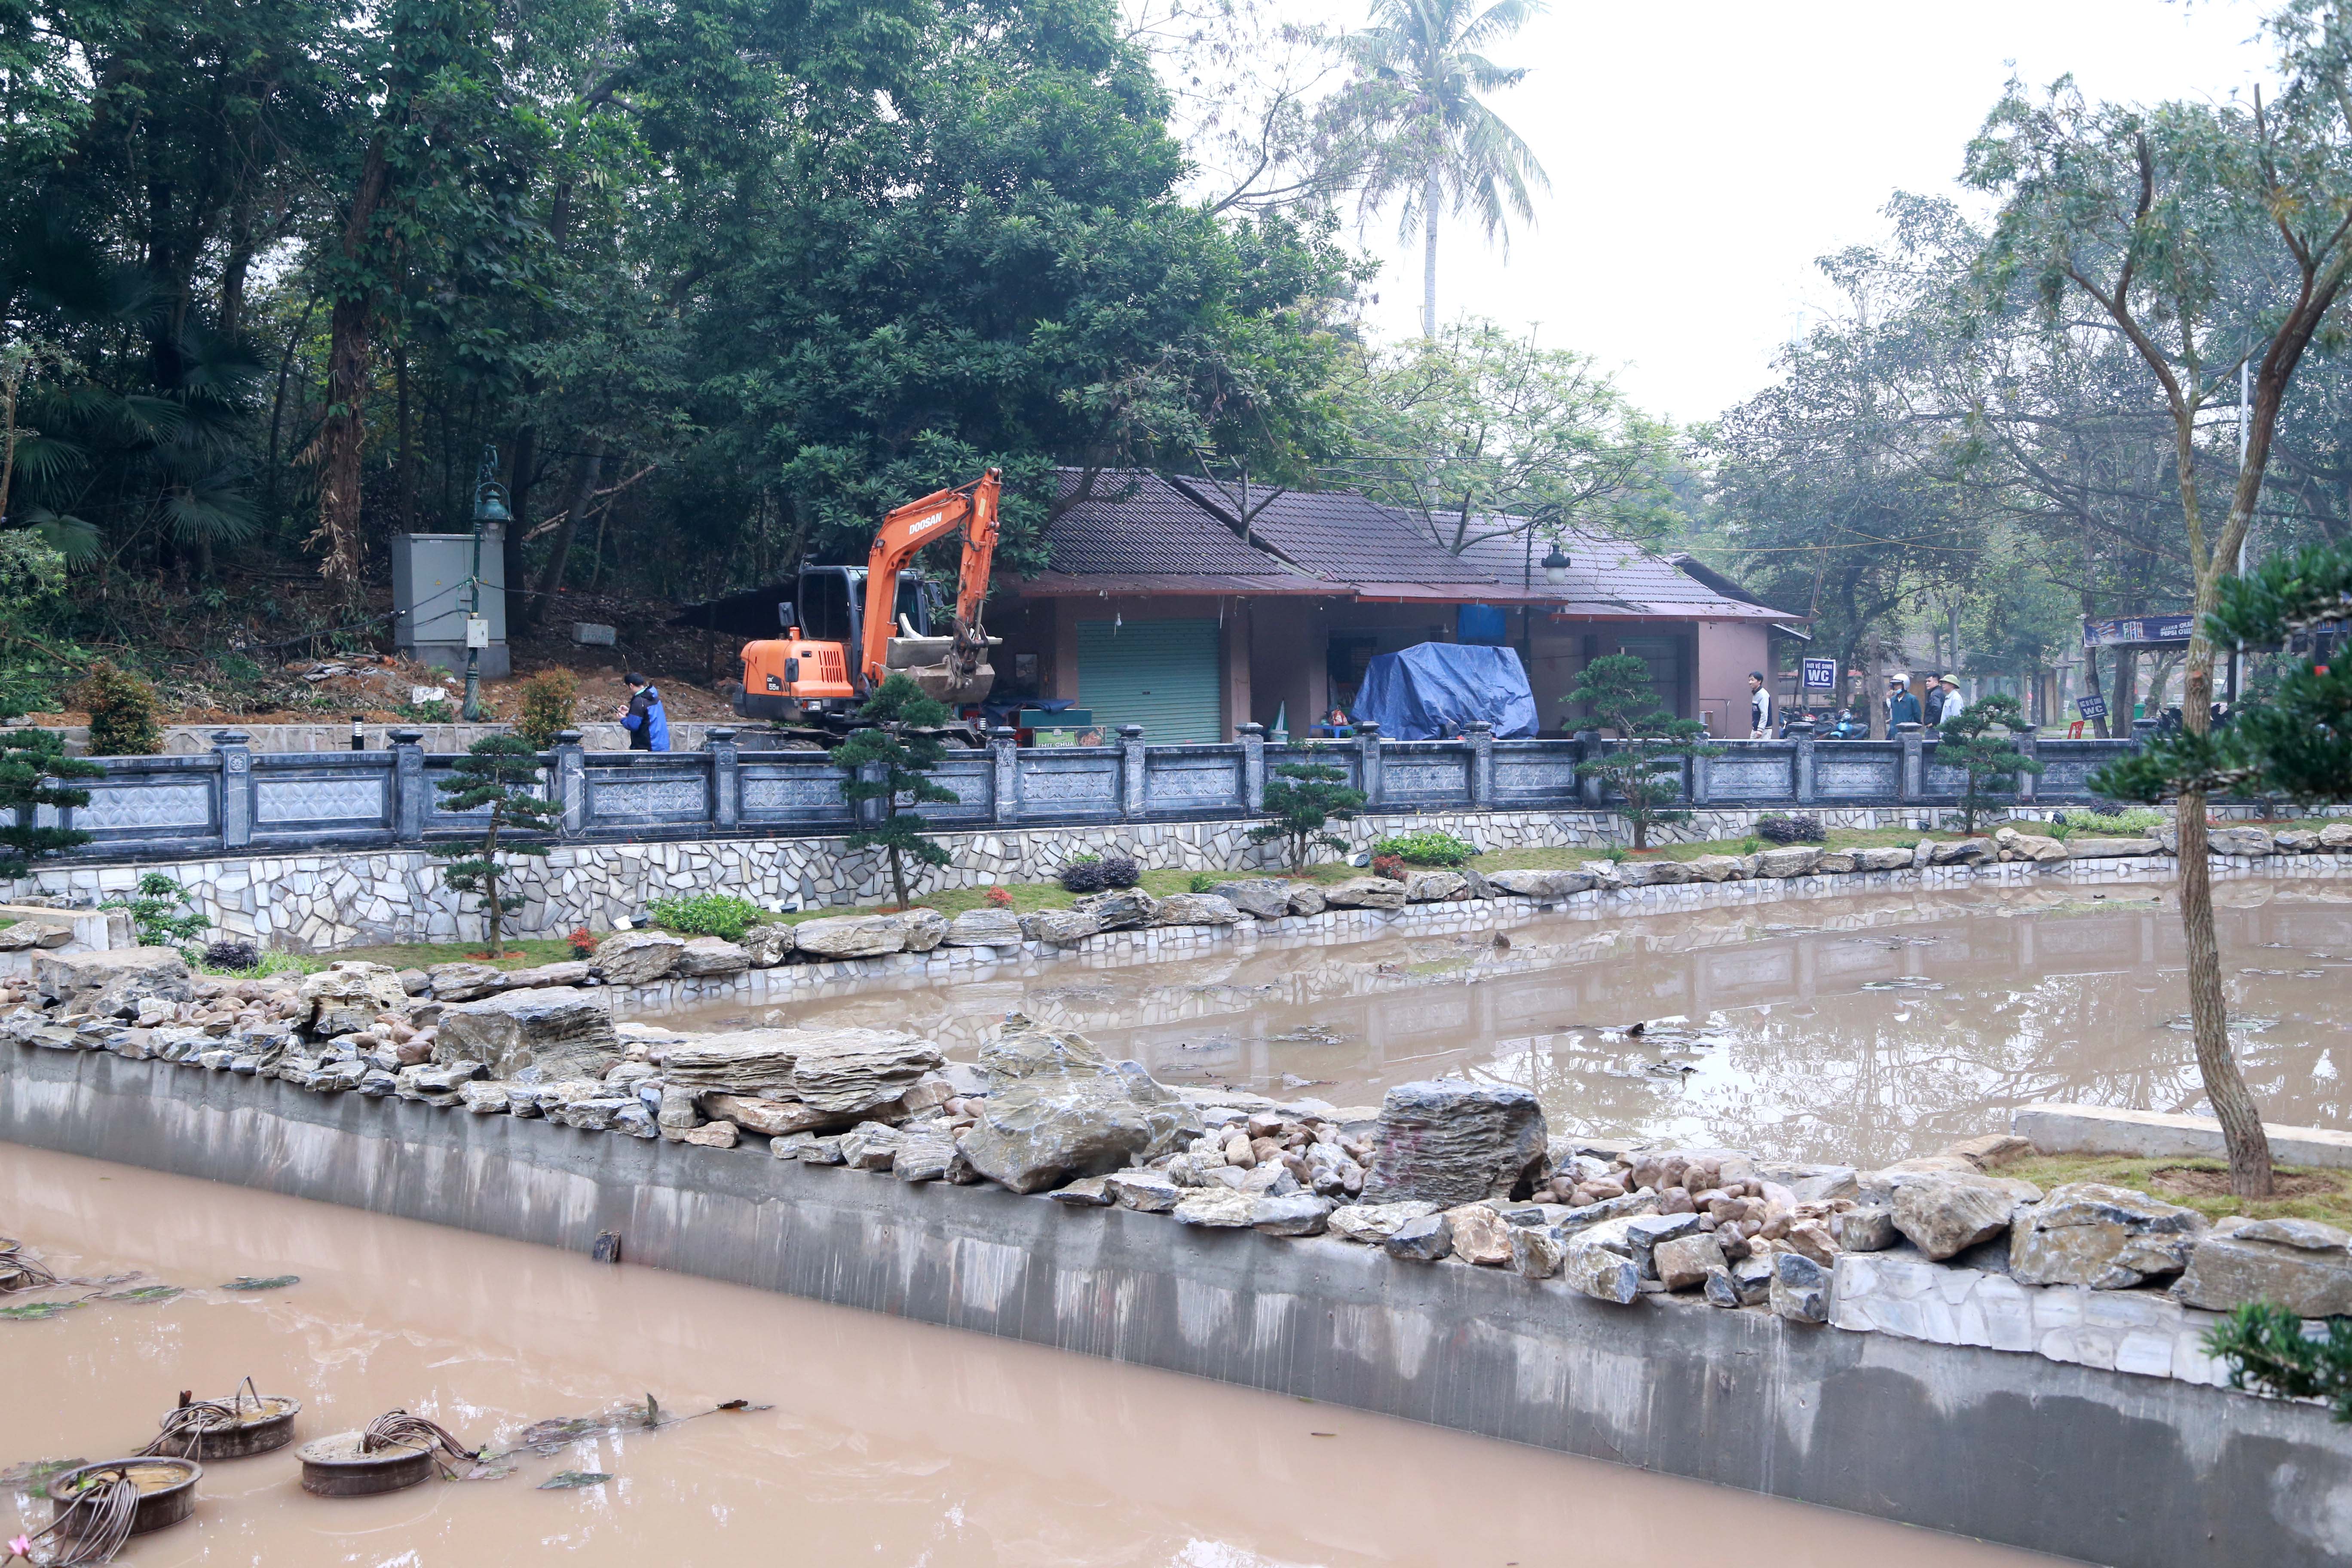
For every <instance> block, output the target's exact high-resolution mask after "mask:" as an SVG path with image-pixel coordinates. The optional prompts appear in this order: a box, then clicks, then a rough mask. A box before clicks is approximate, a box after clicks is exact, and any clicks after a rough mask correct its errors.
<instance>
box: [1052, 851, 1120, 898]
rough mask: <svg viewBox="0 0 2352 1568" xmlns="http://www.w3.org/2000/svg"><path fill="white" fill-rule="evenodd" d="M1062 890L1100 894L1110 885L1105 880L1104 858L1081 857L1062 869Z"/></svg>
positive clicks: (1095, 856) (1096, 856)
mask: <svg viewBox="0 0 2352 1568" xmlns="http://www.w3.org/2000/svg"><path fill="white" fill-rule="evenodd" d="M1109 885H1110V884H1109V883H1108V882H1106V881H1105V880H1104V879H1103V863H1102V857H1101V856H1099V855H1081V856H1079V857H1078V858H1076V859H1074V860H1072V861H1070V862H1069V863H1068V864H1067V865H1066V866H1064V867H1063V868H1062V890H1063V891H1065V892H1069V893H1099V892H1101V891H1102V890H1103V889H1105V888H1106V887H1108V886H1109Z"/></svg>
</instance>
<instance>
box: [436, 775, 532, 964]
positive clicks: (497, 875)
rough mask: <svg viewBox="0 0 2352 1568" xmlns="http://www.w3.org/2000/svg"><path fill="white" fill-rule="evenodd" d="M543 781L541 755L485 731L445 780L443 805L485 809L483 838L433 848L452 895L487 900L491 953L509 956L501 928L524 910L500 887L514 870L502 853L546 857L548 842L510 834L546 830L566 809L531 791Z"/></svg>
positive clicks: (458, 809)
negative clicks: (535, 842) (503, 948)
mask: <svg viewBox="0 0 2352 1568" xmlns="http://www.w3.org/2000/svg"><path fill="white" fill-rule="evenodd" d="M538 783H539V753H538V752H536V751H535V750H533V749H532V747H531V743H530V742H529V741H526V740H523V739H522V738H521V737H520V736H517V735H485V736H483V737H482V738H481V739H480V740H478V741H477V742H474V743H473V745H472V746H471V747H470V748H468V749H467V752H466V754H465V755H464V756H462V757H460V758H458V759H457V766H456V767H455V768H454V769H453V770H452V772H451V774H450V776H449V777H447V778H446V779H443V780H442V781H441V783H440V786H439V787H440V790H441V809H442V810H443V811H447V812H475V811H479V812H482V813H483V817H482V837H480V838H479V839H478V840H476V839H467V841H465V842H464V843H460V844H443V845H436V846H435V847H434V850H433V853H434V854H436V855H437V856H439V857H440V858H442V859H444V860H446V861H447V862H448V864H447V865H446V866H444V867H442V868H441V881H442V885H443V886H445V887H446V888H447V889H449V890H450V891H451V892H453V893H467V894H470V895H472V896H473V897H475V898H477V899H479V900H481V903H482V919H483V921H484V929H485V931H486V933H487V935H488V947H489V956H490V957H491V958H492V959H497V958H500V957H503V956H504V953H503V951H502V949H501V948H500V946H499V942H500V937H499V925H500V923H501V922H502V921H504V919H505V917H506V916H508V915H510V914H512V913H513V912H514V911H515V910H519V909H520V908H522V905H523V898H522V895H521V894H520V893H509V892H506V891H504V890H502V889H501V888H500V886H499V883H500V881H501V880H502V879H504V878H506V877H507V876H508V875H509V874H510V871H509V868H508V867H507V866H505V865H503V864H502V863H501V862H500V860H499V857H500V856H502V855H506V856H512V855H531V856H537V857H539V858H541V859H544V858H546V856H547V846H546V845H544V844H534V843H532V842H530V840H529V839H518V838H512V837H508V836H509V834H511V833H514V832H520V831H529V830H530V829H534V828H536V829H544V828H546V827H547V826H550V825H551V824H552V823H553V822H554V821H555V819H556V818H557V817H559V816H562V814H563V808H562V807H561V806H559V805H554V804H553V803H552V802H550V801H547V800H543V799H541V797H540V796H538V795H534V794H533V793H532V790H533V788H534V787H535V786H536V785H537V784H538Z"/></svg>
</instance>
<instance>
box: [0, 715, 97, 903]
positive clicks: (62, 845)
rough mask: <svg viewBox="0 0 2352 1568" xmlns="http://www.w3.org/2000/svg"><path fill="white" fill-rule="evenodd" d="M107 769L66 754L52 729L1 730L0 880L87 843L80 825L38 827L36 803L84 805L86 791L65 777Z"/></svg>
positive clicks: (93, 775) (61, 739)
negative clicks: (1, 816) (2, 818)
mask: <svg viewBox="0 0 2352 1568" xmlns="http://www.w3.org/2000/svg"><path fill="white" fill-rule="evenodd" d="M105 773H106V770H105V769H104V768H102V767H100V766H99V765H98V764H97V763H89V762H84V761H83V760H82V759H81V758H79V757H69V756H68V755H66V741H65V737H64V736H63V735H60V734H58V732H57V731H55V730H0V812H5V813H7V814H8V815H7V818H6V820H5V822H0V880H8V881H14V880H15V879H17V878H19V877H22V876H26V875H27V874H28V873H29V872H30V871H31V870H32V868H33V863H34V862H35V861H37V860H39V859H42V858H45V857H47V856H50V855H62V854H64V853H65V852H66V851H67V850H68V849H71V848H73V847H76V846H78V845H82V844H87V843H89V834H87V833H84V832H83V831H82V830H81V829H80V828H79V827H43V826H37V820H38V812H39V808H40V807H42V806H45V805H46V806H49V807H52V808H55V807H58V806H80V805H89V791H88V790H86V789H76V788H74V787H73V786H72V785H71V784H67V783H65V782H64V781H65V780H67V779H94V778H101V777H103V776H105Z"/></svg>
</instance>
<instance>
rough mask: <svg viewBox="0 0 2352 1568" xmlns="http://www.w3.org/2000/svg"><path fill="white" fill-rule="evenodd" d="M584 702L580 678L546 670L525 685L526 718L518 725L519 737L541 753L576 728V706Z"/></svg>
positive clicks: (523, 712)
mask: <svg viewBox="0 0 2352 1568" xmlns="http://www.w3.org/2000/svg"><path fill="white" fill-rule="evenodd" d="M579 698H580V678H579V677H578V676H576V675H574V674H572V672H571V671H570V670H568V669H542V670H541V671H540V672H539V673H538V674H537V675H534V676H532V677H531V678H530V679H529V680H526V681H524V682H523V683H522V717H521V718H520V719H518V720H516V721H515V733H516V734H518V735H520V736H521V737H522V738H523V739H524V740H526V741H529V742H530V743H531V744H532V745H534V746H536V747H538V748H539V749H540V750H541V751H542V752H543V751H545V750H547V749H548V748H549V747H550V746H552V745H553V744H555V737H556V736H558V735H560V734H562V732H563V731H566V730H569V729H571V728H572V710H573V707H574V705H575V704H576V703H577V702H578V701H579Z"/></svg>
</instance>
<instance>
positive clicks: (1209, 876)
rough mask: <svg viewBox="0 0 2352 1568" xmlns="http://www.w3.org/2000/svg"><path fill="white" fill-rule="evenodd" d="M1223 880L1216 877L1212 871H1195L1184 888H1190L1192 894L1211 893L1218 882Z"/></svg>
mask: <svg viewBox="0 0 2352 1568" xmlns="http://www.w3.org/2000/svg"><path fill="white" fill-rule="evenodd" d="M1223 880H1224V879H1223V877H1220V876H1218V875H1217V874H1216V873H1215V872H1214V871H1195V872H1193V873H1192V880H1191V881H1190V882H1188V883H1186V884H1185V886H1186V887H1188V888H1190V889H1192V891H1193V892H1196V893H1205V892H1209V891H1211V890H1212V889H1214V888H1215V887H1216V885H1217V884H1218V883H1219V882H1222V881H1223Z"/></svg>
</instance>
